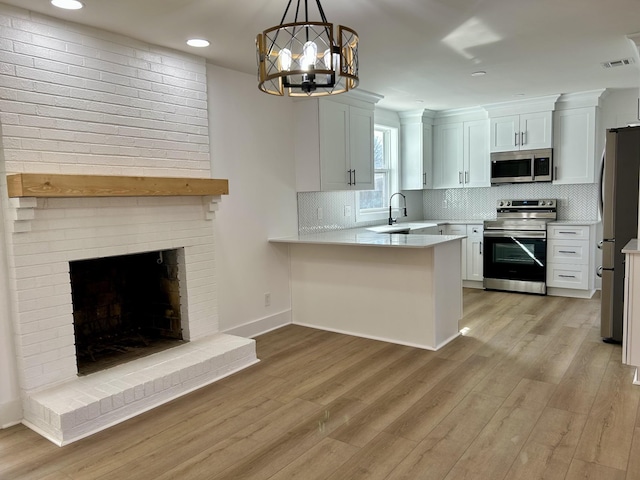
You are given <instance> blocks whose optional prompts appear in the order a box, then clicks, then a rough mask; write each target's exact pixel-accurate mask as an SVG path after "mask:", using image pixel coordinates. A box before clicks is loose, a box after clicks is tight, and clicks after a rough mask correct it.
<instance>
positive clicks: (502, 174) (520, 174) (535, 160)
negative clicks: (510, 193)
mask: <svg viewBox="0 0 640 480" xmlns="http://www.w3.org/2000/svg"><path fill="white" fill-rule="evenodd" d="M552 172H553V149H551V148H543V149H538V150H518V151H515V152H496V153H492V154H491V185H499V184H501V183H531V182H550V181H551V180H553V174H552Z"/></svg>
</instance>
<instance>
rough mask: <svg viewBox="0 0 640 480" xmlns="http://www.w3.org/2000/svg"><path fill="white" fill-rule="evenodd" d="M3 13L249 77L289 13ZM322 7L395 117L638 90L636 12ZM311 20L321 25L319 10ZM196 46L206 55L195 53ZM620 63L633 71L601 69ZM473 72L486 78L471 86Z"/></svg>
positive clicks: (174, 6) (474, 3)
mask: <svg viewBox="0 0 640 480" xmlns="http://www.w3.org/2000/svg"><path fill="white" fill-rule="evenodd" d="M1 1H2V2H4V3H6V4H9V5H14V6H17V7H22V8H27V9H29V10H33V11H35V12H39V13H43V14H46V15H51V16H55V17H59V18H64V19H66V20H70V21H74V22H78V23H83V24H87V25H91V26H95V27H99V28H103V29H105V30H109V31H112V32H117V33H121V34H124V35H127V36H130V37H133V38H137V39H140V40H144V41H146V42H150V43H153V44H157V45H162V46H165V47H170V48H174V49H177V50H184V51H188V52H191V53H195V54H196V55H200V56H204V57H206V58H207V59H208V60H209V61H210V62H211V63H214V64H216V65H220V66H223V67H227V68H231V69H234V70H239V71H242V72H246V73H251V74H255V72H256V62H255V58H256V56H255V35H256V34H257V33H258V32H259V31H262V30H264V29H266V28H268V27H271V26H274V25H277V24H278V23H279V22H280V19H281V17H282V14H283V13H284V9H285V7H286V3H287V2H286V0H251V1H246V0H245V1H241V0H83V2H84V3H85V8H84V9H82V10H79V11H65V10H60V9H57V8H55V7H53V6H51V5H50V4H49V0H1ZM293 3H294V5H293V6H292V9H293V7H294V6H295V1H294V2H293ZM302 3H304V2H302ZM322 6H323V8H324V11H325V13H326V16H327V18H328V20H329V21H330V22H333V23H334V24H342V25H345V26H349V27H351V28H353V29H355V30H356V31H357V32H358V34H359V37H360V51H359V56H360V88H362V89H364V90H368V91H371V92H375V93H378V94H381V95H384V97H385V98H384V100H382V101H381V102H380V103H379V105H380V106H383V107H386V108H390V109H393V110H411V109H417V108H428V109H433V110H442V109H448V108H459V107H468V106H474V105H481V104H487V103H495V102H503V101H509V100H514V99H517V98H526V97H535V96H541V95H547V94H556V93H567V92H577V91H585V90H592V89H598V88H628V87H638V86H639V85H640V57H639V56H638V49H637V48H636V47H635V45H634V43H633V42H632V41H631V40H629V39H628V38H627V35H633V34H635V33H639V32H640V0H323V2H322ZM309 11H310V12H311V13H312V15H311V18H310V19H311V20H316V19H318V16H317V13H316V12H317V10H316V7H315V2H314V1H313V0H309ZM191 37H204V38H207V39H209V40H210V41H211V46H209V47H207V48H204V49H194V48H191V47H188V46H186V44H185V41H186V40H187V39H188V38H191ZM622 58H632V59H633V60H634V62H635V63H634V64H633V65H631V66H626V67H617V68H610V69H605V68H603V67H602V66H601V65H600V64H601V63H602V62H605V61H611V60H619V59H622ZM478 70H484V71H486V72H487V74H486V75H485V76H482V77H472V76H471V73H472V72H475V71H478ZM256 85H257V84H256ZM256 88H257V86H256ZM523 94H524V97H522V96H517V95H523Z"/></svg>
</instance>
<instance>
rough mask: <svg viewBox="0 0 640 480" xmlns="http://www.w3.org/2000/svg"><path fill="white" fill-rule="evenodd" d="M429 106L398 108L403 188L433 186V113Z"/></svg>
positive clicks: (412, 188) (414, 188)
mask: <svg viewBox="0 0 640 480" xmlns="http://www.w3.org/2000/svg"><path fill="white" fill-rule="evenodd" d="M434 113H435V112H431V111H429V110H424V109H422V110H413V111H409V112H400V113H399V116H400V125H401V126H400V149H401V152H402V155H401V158H402V163H401V165H402V167H401V178H402V186H401V189H402V190H423V189H427V188H432V187H433V127H432V123H433V115H434Z"/></svg>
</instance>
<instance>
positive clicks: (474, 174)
mask: <svg viewBox="0 0 640 480" xmlns="http://www.w3.org/2000/svg"><path fill="white" fill-rule="evenodd" d="M462 128H463V145H464V152H463V154H464V186H465V187H489V186H491V161H490V159H491V157H490V154H489V120H488V119H484V120H473V121H470V122H464V123H463V124H462Z"/></svg>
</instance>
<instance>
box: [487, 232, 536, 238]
mask: <svg viewBox="0 0 640 480" xmlns="http://www.w3.org/2000/svg"><path fill="white" fill-rule="evenodd" d="M484 236H485V237H490V238H512V237H513V238H542V239H544V238H547V232H537V231H525V230H485V231H484Z"/></svg>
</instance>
